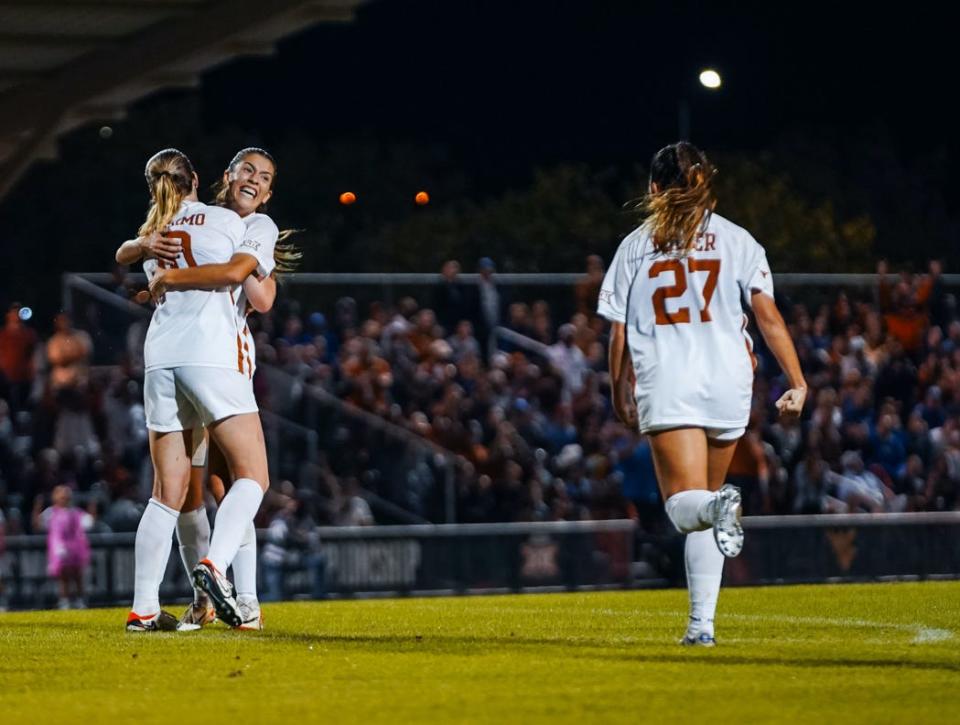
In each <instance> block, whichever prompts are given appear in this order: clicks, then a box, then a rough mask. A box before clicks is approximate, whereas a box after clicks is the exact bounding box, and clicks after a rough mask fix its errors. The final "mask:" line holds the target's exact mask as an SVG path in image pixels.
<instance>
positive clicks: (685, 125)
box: [677, 68, 723, 141]
mask: <svg viewBox="0 0 960 725" xmlns="http://www.w3.org/2000/svg"><path fill="white" fill-rule="evenodd" d="M699 80H700V85H701V86H703V87H704V88H707V89H709V90H711V91H716V90H719V88H720V86H722V85H723V79H722V78H720V74H719V73H718V72H717V71H715V70H714V69H713V68H705V69H704V70H702V71H700V77H699ZM677 131H678V135H679V138H678V140H680V141H689V140H690V101H689V99H688V98H687V97H686V95H683V96H680V102H679V104H678V106H677Z"/></svg>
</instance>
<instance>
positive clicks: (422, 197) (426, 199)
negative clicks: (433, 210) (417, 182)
mask: <svg viewBox="0 0 960 725" xmlns="http://www.w3.org/2000/svg"><path fill="white" fill-rule="evenodd" d="M413 200H414V201H415V202H416V203H417V206H425V205H426V204H429V203H430V195H429V194H428V193H427V192H425V191H418V192H417V195H416V196H415V197H413Z"/></svg>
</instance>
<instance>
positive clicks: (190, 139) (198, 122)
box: [0, 96, 960, 313]
mask: <svg viewBox="0 0 960 725" xmlns="http://www.w3.org/2000/svg"><path fill="white" fill-rule="evenodd" d="M131 115H132V121H135V122H130V123H126V124H124V125H123V126H120V127H119V128H118V129H117V132H116V133H114V135H113V137H112V138H111V139H109V140H100V139H99V137H98V136H97V133H96V129H86V130H83V131H81V132H78V133H76V134H74V135H72V136H71V137H69V138H68V139H67V140H66V141H64V142H63V145H62V157H61V160H60V161H59V162H57V163H56V164H53V165H46V166H43V165H40V166H37V167H35V168H34V169H33V170H32V171H31V173H30V174H29V175H28V176H27V177H26V178H25V179H24V180H23V181H21V183H20V184H19V186H18V187H17V188H16V189H15V191H14V192H13V193H12V194H11V195H10V196H9V197H8V198H7V199H6V200H4V202H3V203H2V205H0V218H3V220H4V223H3V227H4V232H3V245H4V250H5V255H4V256H5V258H6V260H7V264H6V265H5V268H4V269H3V270H2V271H0V277H2V285H0V297H3V298H4V299H3V300H0V303H6V302H9V300H10V299H14V298H19V299H22V300H23V301H24V303H26V304H32V305H33V306H34V307H36V308H38V311H40V312H42V313H46V312H50V311H52V310H54V309H56V306H57V304H58V302H59V296H58V290H59V275H60V273H61V272H63V271H67V270H70V271H96V270H108V269H109V268H110V267H111V265H112V261H113V259H112V254H113V250H114V249H115V247H116V245H117V244H118V243H119V242H120V241H122V240H123V239H126V238H129V237H130V236H132V235H133V233H134V230H135V229H136V228H137V226H138V224H139V222H140V221H141V219H142V217H143V214H144V212H145V209H146V206H147V193H146V188H145V184H144V181H143V176H142V168H143V164H144V162H145V161H146V159H147V157H148V156H149V155H150V154H151V153H153V152H154V151H156V150H158V148H160V147H161V146H164V145H176V146H178V147H179V148H181V149H183V150H184V151H186V152H187V153H188V155H190V156H191V158H192V159H193V160H194V162H195V164H196V166H197V169H198V172H199V173H200V174H201V181H202V186H203V190H204V191H203V193H201V198H206V197H207V196H209V194H208V193H206V190H207V189H208V188H209V186H210V185H211V184H212V183H213V182H214V181H215V180H216V178H217V177H218V176H219V174H220V173H221V172H222V169H223V167H224V165H225V163H226V162H227V161H228V160H229V158H230V157H231V156H232V155H233V153H234V152H235V151H236V150H237V149H239V148H241V147H243V146H246V145H251V144H259V143H263V144H264V145H266V146H268V148H270V150H271V151H272V152H273V153H274V155H275V156H276V157H277V159H278V160H279V163H280V168H279V173H278V177H277V189H276V198H275V201H274V202H273V203H272V204H271V209H270V210H269V213H271V214H272V215H273V216H274V218H275V219H276V221H277V222H278V224H279V225H280V226H281V228H285V227H295V228H299V229H304V230H305V231H304V232H303V233H302V234H301V235H299V237H298V238H297V239H298V243H299V244H300V245H301V246H303V247H304V249H305V251H306V254H305V256H304V265H303V269H304V270H306V271H436V270H439V268H440V265H441V264H442V262H443V261H444V260H445V259H449V258H458V259H461V260H462V261H463V262H464V265H465V267H466V268H467V269H468V270H469V269H472V266H473V263H474V261H475V260H476V259H477V258H478V257H481V256H489V257H492V258H494V260H496V262H497V264H498V266H499V269H500V270H502V271H579V270H581V269H582V268H583V260H584V257H585V256H586V255H587V254H593V253H596V254H600V255H602V256H603V257H604V258H605V259H606V260H609V259H610V257H611V256H612V254H613V251H614V250H615V249H616V246H617V244H618V242H619V240H620V239H621V238H622V236H623V235H624V234H625V233H626V232H628V231H629V230H630V229H631V228H633V227H634V226H636V224H637V223H638V220H639V217H638V215H637V213H636V212H635V211H633V210H632V207H633V206H634V204H635V202H636V201H637V200H638V199H639V197H640V196H641V195H642V193H643V190H644V188H645V186H646V171H645V169H644V167H643V164H644V163H645V162H646V160H645V159H640V160H637V159H624V160H623V162H622V163H620V164H612V165H609V166H607V167H604V168H596V167H593V166H590V165H587V164H584V163H578V162H570V163H558V164H554V165H551V166H548V167H545V168H540V169H536V170H532V171H531V174H530V176H529V178H528V179H526V180H524V181H522V182H519V183H518V182H514V183H511V184H510V185H509V186H508V188H500V187H499V186H497V185H496V183H491V182H490V181H489V180H487V181H480V180H477V179H473V178H471V177H470V175H469V172H468V170H466V169H465V168H464V167H463V165H462V164H460V163H458V159H457V157H456V155H455V153H454V152H452V151H451V150H449V149H445V148H443V147H442V146H438V145H429V146H422V145H417V144H414V143H412V142H402V141H401V142H398V141H386V140H382V139H378V138H377V137H375V136H373V135H364V134H360V135H349V136H346V135H345V136H343V137H341V138H324V139H318V138H314V137H311V136H310V135H308V134H306V133H303V132H296V133H293V134H291V135H289V136H284V137H281V138H272V139H260V138H256V137H251V136H250V135H249V134H247V133H244V132H242V131H241V130H239V129H235V128H234V129H229V128H228V129H209V128H206V127H205V125H204V123H203V113H202V108H201V107H200V105H199V101H197V100H196V99H195V98H193V97H191V96H186V97H175V98H171V99H169V100H167V101H157V102H153V103H151V104H149V106H148V107H147V108H139V109H134V111H133V113H132V114H131ZM477 143H478V144H482V139H481V140H478V141H477ZM654 150H655V149H653V148H651V153H652V151H654ZM707 151H708V153H710V149H707ZM711 155H712V156H713V160H714V162H715V163H716V165H717V167H718V168H719V173H718V175H717V177H716V180H715V187H716V191H717V195H718V198H719V205H718V212H720V213H722V214H723V215H724V216H726V217H728V218H730V219H732V220H733V221H735V222H737V223H739V224H741V225H743V226H745V227H746V228H747V229H749V230H750V231H751V232H752V233H753V234H754V236H756V238H757V239H758V240H759V241H760V242H761V243H763V244H764V245H765V246H766V248H767V250H768V255H769V258H770V260H771V264H772V265H773V266H774V269H777V270H783V271H788V270H789V271H838V270H843V271H872V269H873V267H874V264H875V260H876V259H877V258H878V257H886V258H889V259H890V260H891V261H892V262H893V263H894V264H895V265H900V266H904V267H907V268H909V267H911V266H913V267H916V266H918V265H919V264H920V260H925V259H928V258H930V257H940V258H943V259H944V260H945V261H946V263H947V268H948V271H949V270H950V269H951V268H953V269H956V262H957V261H960V260H958V259H957V255H958V253H957V249H956V246H957V245H956V244H955V240H956V234H957V231H958V220H957V217H956V212H955V210H954V209H951V208H950V206H949V204H948V200H947V195H948V193H949V183H950V182H952V179H950V177H949V168H948V166H947V160H946V158H941V157H932V158H928V159H925V160H924V161H923V162H922V163H917V164H914V165H913V166H907V165H905V164H904V162H903V161H902V160H901V158H900V156H899V155H898V152H897V148H896V144H895V142H894V141H893V140H892V139H890V138H889V137H887V136H885V134H884V132H883V130H882V129H873V130H870V131H868V132H866V133H865V134H863V136H862V137H861V138H860V139H859V140H858V142H857V143H855V144H853V145H844V144H843V143H842V142H841V141H840V140H838V139H837V138H835V137H831V136H830V135H829V134H822V133H820V132H818V131H816V130H810V131H808V132H803V131H798V132H795V133H793V134H791V135H786V136H785V137H784V139H783V141H782V142H781V144H780V145H779V146H778V147H777V148H774V149H770V150H768V151H765V152H763V153H739V154H734V153H717V154H711ZM421 189H422V190H426V191H427V192H428V193H429V194H430V196H431V203H430V204H428V205H426V206H423V207H418V206H416V205H415V204H414V203H413V197H414V194H415V193H416V192H417V191H419V190H421ZM343 191H352V192H354V193H355V194H356V195H357V199H358V200H357V202H356V203H355V204H353V205H350V206H343V205H340V204H339V203H338V196H339V194H340V193H341V192H343Z"/></svg>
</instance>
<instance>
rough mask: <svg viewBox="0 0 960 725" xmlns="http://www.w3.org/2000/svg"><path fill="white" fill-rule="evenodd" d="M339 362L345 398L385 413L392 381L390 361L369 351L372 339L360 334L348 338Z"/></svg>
mask: <svg viewBox="0 0 960 725" xmlns="http://www.w3.org/2000/svg"><path fill="white" fill-rule="evenodd" d="M343 349H344V353H345V354H344V360H343V364H342V366H341V370H342V371H343V379H344V390H345V392H346V397H347V399H348V400H349V401H350V402H351V403H353V404H354V405H356V406H358V407H360V408H363V409H364V410H369V411H372V412H376V413H381V414H383V413H386V412H387V407H388V402H387V394H388V391H389V390H390V387H391V386H392V385H393V375H392V373H391V371H390V363H388V362H387V361H386V360H384V359H383V358H382V357H377V356H376V355H374V354H372V352H371V343H370V341H369V340H364V339H362V338H353V339H351V340H349V341H348V342H347V343H346V345H344V347H343Z"/></svg>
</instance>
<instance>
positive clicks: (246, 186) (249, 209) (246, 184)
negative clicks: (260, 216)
mask: <svg viewBox="0 0 960 725" xmlns="http://www.w3.org/2000/svg"><path fill="white" fill-rule="evenodd" d="M275 174H276V168H275V167H274V165H273V162H272V161H271V160H270V159H268V158H267V157H266V156H263V155H262V154H258V153H249V154H247V155H246V156H244V157H243V158H241V159H240V160H239V161H237V162H236V163H235V164H234V165H233V166H232V167H230V168H229V169H227V170H226V171H224V172H223V183H224V184H226V186H227V199H226V203H227V207H228V208H230V209H232V210H233V211H235V212H237V214H239V215H240V216H242V217H243V216H247V215H248V214H253V213H254V212H255V211H256V210H257V209H259V208H260V207H261V206H263V205H264V204H266V203H267V202H268V201H270V197H271V196H273V191H272V187H273V177H274V175H275Z"/></svg>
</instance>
